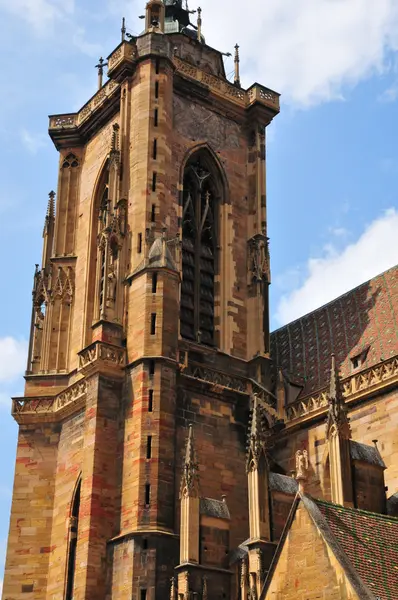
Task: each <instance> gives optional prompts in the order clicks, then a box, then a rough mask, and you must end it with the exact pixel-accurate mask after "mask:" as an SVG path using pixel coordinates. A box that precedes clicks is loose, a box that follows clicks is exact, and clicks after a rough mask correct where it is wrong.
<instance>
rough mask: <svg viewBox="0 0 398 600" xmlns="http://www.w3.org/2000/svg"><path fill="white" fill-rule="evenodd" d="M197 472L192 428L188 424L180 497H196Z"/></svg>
mask: <svg viewBox="0 0 398 600" xmlns="http://www.w3.org/2000/svg"><path fill="white" fill-rule="evenodd" d="M198 470H199V468H198V463H197V460H196V453H195V444H194V436H193V426H192V424H191V423H190V425H189V431H188V439H187V445H186V447H185V457H184V465H183V473H182V478H181V496H182V495H185V496H191V495H195V496H196V495H197V493H198V483H199V475H198Z"/></svg>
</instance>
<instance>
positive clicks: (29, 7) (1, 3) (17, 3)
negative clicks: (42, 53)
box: [0, 0, 74, 35]
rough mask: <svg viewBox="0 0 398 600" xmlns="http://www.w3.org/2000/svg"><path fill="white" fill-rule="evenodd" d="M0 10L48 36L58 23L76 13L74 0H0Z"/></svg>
mask: <svg viewBox="0 0 398 600" xmlns="http://www.w3.org/2000/svg"><path fill="white" fill-rule="evenodd" d="M0 9H2V10H4V11H5V12H8V13H10V14H12V15H14V16H15V17H17V18H19V19H22V20H24V21H26V22H27V23H28V25H30V27H32V28H33V29H34V30H35V32H36V33H38V34H40V35H46V34H48V33H49V32H50V31H52V30H53V28H54V26H55V25H56V23H57V22H59V21H62V20H64V19H65V18H66V17H68V16H69V15H71V14H73V12H74V0H13V2H9V1H8V0H0Z"/></svg>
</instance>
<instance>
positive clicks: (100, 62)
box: [95, 56, 108, 90]
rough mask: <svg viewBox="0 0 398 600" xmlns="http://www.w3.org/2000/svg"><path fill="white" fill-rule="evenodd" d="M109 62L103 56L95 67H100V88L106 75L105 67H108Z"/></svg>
mask: <svg viewBox="0 0 398 600" xmlns="http://www.w3.org/2000/svg"><path fill="white" fill-rule="evenodd" d="M107 65H108V63H107V62H106V61H105V60H104V59H103V58H102V56H101V58H100V59H99V61H98V65H95V68H96V69H98V89H99V90H100V89H101V88H102V80H103V76H104V67H106V66H107Z"/></svg>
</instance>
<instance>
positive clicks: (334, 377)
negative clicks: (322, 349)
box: [329, 354, 342, 402]
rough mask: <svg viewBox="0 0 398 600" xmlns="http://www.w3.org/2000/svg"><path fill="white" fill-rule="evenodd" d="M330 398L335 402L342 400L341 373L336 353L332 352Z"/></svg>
mask: <svg viewBox="0 0 398 600" xmlns="http://www.w3.org/2000/svg"><path fill="white" fill-rule="evenodd" d="M329 398H330V400H331V401H335V402H341V401H342V393H341V386H340V374H339V370H338V368H337V365H336V357H335V355H334V354H332V366H331V369H330V384H329Z"/></svg>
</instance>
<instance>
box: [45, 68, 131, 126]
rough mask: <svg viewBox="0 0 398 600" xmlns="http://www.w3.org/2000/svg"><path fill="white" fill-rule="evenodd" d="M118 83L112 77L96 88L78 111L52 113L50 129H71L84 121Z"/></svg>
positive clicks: (111, 93)
mask: <svg viewBox="0 0 398 600" xmlns="http://www.w3.org/2000/svg"><path fill="white" fill-rule="evenodd" d="M119 87H120V84H119V83H118V82H117V81H114V80H113V79H111V80H109V81H107V82H106V84H105V85H104V86H103V87H102V88H101V89H100V90H98V92H97V93H96V94H95V95H94V96H93V97H92V98H91V100H89V101H88V102H87V103H86V104H85V105H84V106H83V108H81V110H79V112H78V113H70V114H67V115H53V116H52V117H50V125H49V128H50V129H71V128H73V127H78V126H79V125H81V124H82V123H84V121H86V120H87V119H88V118H89V117H90V115H92V114H93V113H95V112H96V111H97V110H98V109H99V108H100V107H101V106H102V105H103V104H104V102H105V101H106V100H107V99H108V98H110V97H111V96H113V94H114V93H115V92H116V90H117V89H118V88H119Z"/></svg>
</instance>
